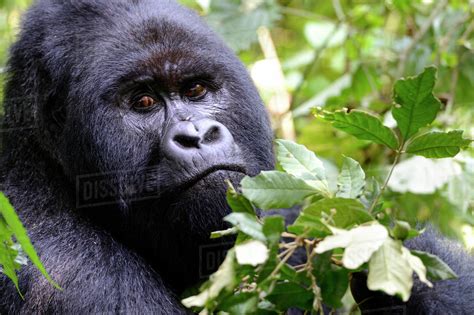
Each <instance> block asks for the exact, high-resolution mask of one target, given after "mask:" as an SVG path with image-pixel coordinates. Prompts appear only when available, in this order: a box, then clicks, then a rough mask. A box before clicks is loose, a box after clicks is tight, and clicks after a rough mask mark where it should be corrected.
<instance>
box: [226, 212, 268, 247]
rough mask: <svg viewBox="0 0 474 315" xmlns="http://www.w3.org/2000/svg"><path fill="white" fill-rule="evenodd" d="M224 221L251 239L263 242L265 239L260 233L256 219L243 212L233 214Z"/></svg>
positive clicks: (259, 225)
mask: <svg viewBox="0 0 474 315" xmlns="http://www.w3.org/2000/svg"><path fill="white" fill-rule="evenodd" d="M224 221H227V222H229V223H230V224H232V225H233V226H235V227H236V228H238V229H239V230H240V231H242V232H243V233H245V234H247V235H248V236H251V237H252V238H254V239H256V240H259V241H262V242H265V241H266V238H265V235H264V234H263V232H262V225H261V224H260V223H259V222H257V217H256V216H255V215H251V214H248V213H243V212H234V213H231V214H229V215H228V216H226V217H225V218H224Z"/></svg>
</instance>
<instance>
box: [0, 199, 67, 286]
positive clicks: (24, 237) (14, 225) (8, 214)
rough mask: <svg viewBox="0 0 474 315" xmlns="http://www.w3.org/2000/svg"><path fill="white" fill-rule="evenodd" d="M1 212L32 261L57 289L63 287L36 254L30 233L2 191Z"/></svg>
mask: <svg viewBox="0 0 474 315" xmlns="http://www.w3.org/2000/svg"><path fill="white" fill-rule="evenodd" d="M0 214H1V215H2V216H3V218H4V219H5V222H6V223H7V225H8V226H9V228H10V229H11V231H12V232H13V234H14V235H15V239H16V241H17V242H18V243H19V244H20V245H21V248H22V249H23V251H24V252H25V253H26V254H27V255H28V258H29V259H30V261H31V262H32V263H33V264H34V265H35V266H36V268H38V270H39V271H40V272H41V274H42V275H43V276H44V277H45V278H46V279H47V280H48V281H49V282H50V283H51V284H52V285H53V286H55V287H56V288H57V289H61V288H60V287H59V285H58V284H57V283H56V282H54V281H53V279H51V277H50V276H49V274H48V272H47V271H46V269H45V268H44V266H43V264H42V263H41V260H40V259H39V257H38V254H36V251H35V249H34V247H33V245H32V244H31V241H30V238H29V237H28V233H27V232H26V230H25V228H24V227H23V224H22V223H21V221H20V219H19V218H18V216H17V214H16V213H15V210H14V209H13V207H12V205H11V204H10V202H9V201H8V199H7V197H6V196H5V195H4V194H3V193H2V192H0Z"/></svg>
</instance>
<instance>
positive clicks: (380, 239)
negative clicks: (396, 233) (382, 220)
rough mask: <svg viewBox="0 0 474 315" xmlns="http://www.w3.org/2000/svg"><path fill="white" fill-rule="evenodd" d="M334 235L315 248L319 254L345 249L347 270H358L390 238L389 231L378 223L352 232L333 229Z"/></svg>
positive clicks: (360, 227)
mask: <svg viewBox="0 0 474 315" xmlns="http://www.w3.org/2000/svg"><path fill="white" fill-rule="evenodd" d="M332 230H333V232H334V235H330V236H328V237H326V238H325V239H324V240H322V241H321V242H320V243H319V244H318V245H317V246H316V248H315V250H314V251H315V252H316V253H317V254H321V253H324V252H326V251H328V250H332V249H335V248H345V250H344V255H343V257H342V264H343V265H344V267H346V268H347V269H357V268H359V267H360V266H361V265H362V264H363V263H365V262H367V261H368V260H369V259H370V257H371V256H372V254H373V253H374V252H375V251H377V250H378V249H379V248H380V246H382V244H383V243H384V242H385V241H386V240H387V239H388V238H389V236H388V231H387V229H386V228H385V227H384V226H383V225H380V224H378V223H373V224H370V225H365V226H364V225H363V226H358V227H356V228H354V229H352V230H349V231H346V230H340V229H336V228H333V229H332Z"/></svg>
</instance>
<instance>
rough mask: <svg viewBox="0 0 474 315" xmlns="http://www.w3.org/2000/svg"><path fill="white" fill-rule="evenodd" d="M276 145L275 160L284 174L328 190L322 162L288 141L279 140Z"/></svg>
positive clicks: (311, 153)
mask: <svg viewBox="0 0 474 315" xmlns="http://www.w3.org/2000/svg"><path fill="white" fill-rule="evenodd" d="M276 144H277V147H276V156H277V160H278V163H280V165H281V167H282V168H283V169H284V170H285V172H287V173H288V174H291V175H294V176H295V177H298V178H301V179H304V180H307V181H310V182H316V183H314V184H315V187H319V186H325V188H326V190H327V189H328V188H327V182H326V174H325V170H324V166H323V162H321V160H319V159H318V158H317V157H316V155H315V154H314V153H313V152H311V151H309V150H308V149H306V147H305V146H304V145H301V144H297V143H294V142H292V141H288V140H283V139H279V140H276Z"/></svg>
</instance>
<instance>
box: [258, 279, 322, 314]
mask: <svg viewBox="0 0 474 315" xmlns="http://www.w3.org/2000/svg"><path fill="white" fill-rule="evenodd" d="M313 298H314V296H313V293H312V292H311V291H309V290H307V289H305V288H303V287H302V286H300V285H298V284H296V283H292V282H281V283H278V284H277V285H276V286H275V289H273V291H272V292H271V293H270V294H269V295H268V296H267V299H268V300H269V301H270V302H272V303H273V304H275V306H276V307H277V308H278V309H279V310H285V311H286V310H287V309H288V308H290V307H299V308H301V309H310V308H311V305H312V302H313Z"/></svg>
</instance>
